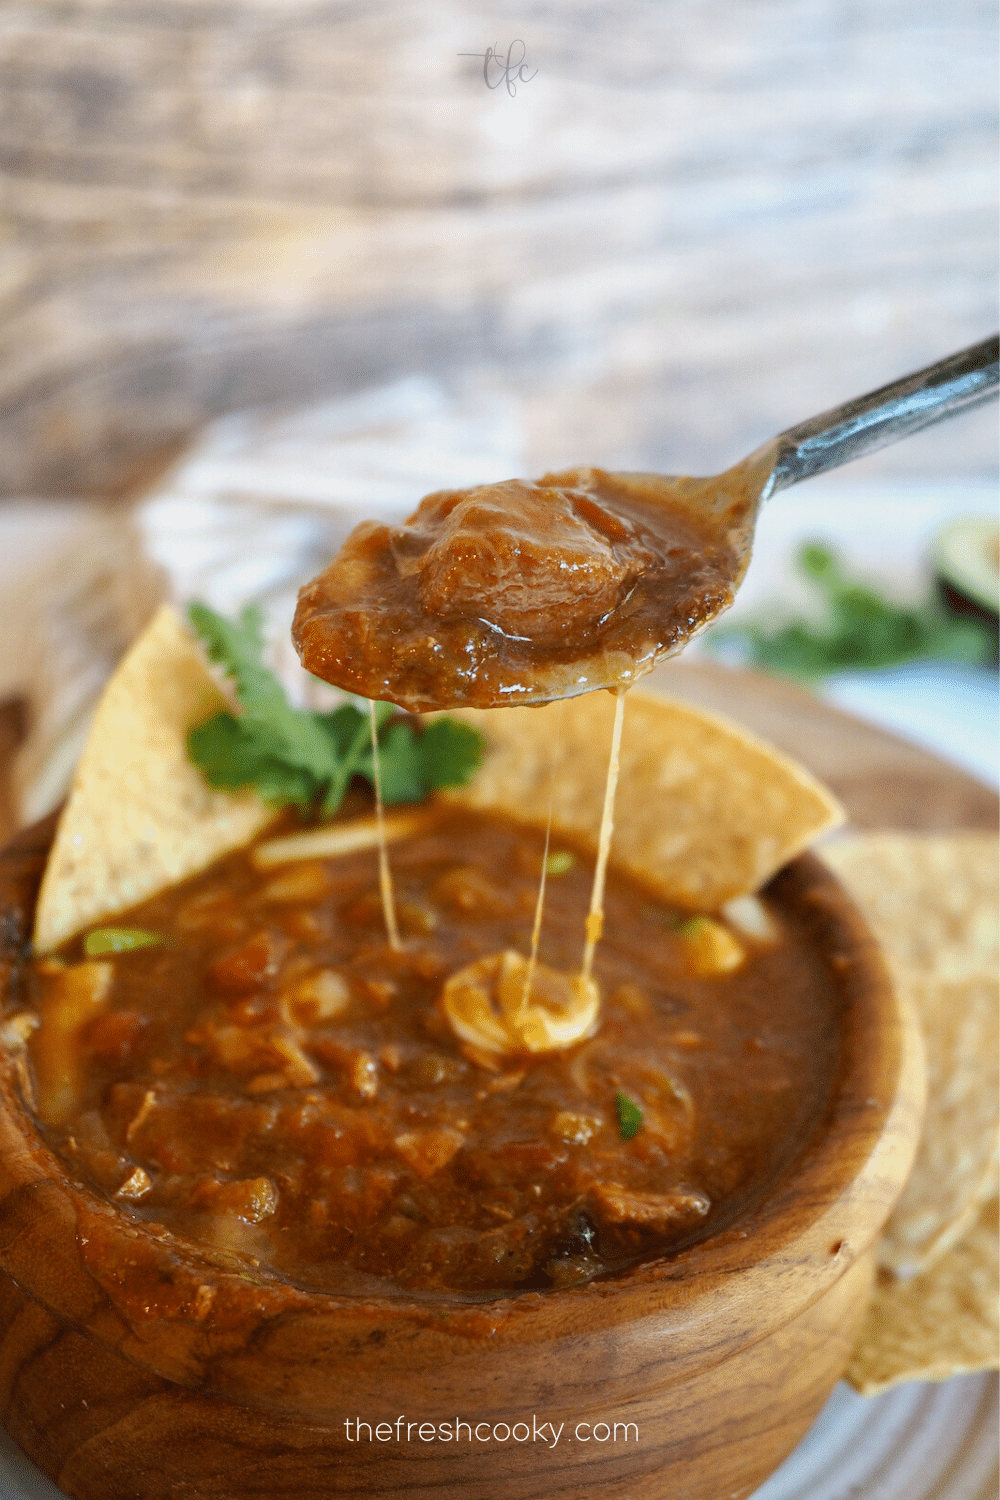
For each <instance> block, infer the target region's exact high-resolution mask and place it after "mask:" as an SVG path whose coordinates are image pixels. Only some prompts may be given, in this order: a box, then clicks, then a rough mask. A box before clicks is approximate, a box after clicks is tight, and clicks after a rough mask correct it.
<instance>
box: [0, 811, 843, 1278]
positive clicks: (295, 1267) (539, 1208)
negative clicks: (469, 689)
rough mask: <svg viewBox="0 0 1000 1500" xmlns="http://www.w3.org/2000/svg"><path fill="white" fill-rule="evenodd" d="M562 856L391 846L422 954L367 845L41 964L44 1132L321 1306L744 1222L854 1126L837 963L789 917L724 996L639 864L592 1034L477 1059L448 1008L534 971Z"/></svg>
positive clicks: (148, 1216) (214, 879) (35, 1071)
mask: <svg viewBox="0 0 1000 1500" xmlns="http://www.w3.org/2000/svg"><path fill="white" fill-rule="evenodd" d="M355 810H357V809H356V808H355ZM286 825H287V826H288V827H290V828H291V827H293V826H297V825H296V824H295V822H294V819H293V817H292V815H291V814H289V815H286ZM553 847H554V851H555V853H554V857H553V858H552V859H551V861H550V865H549V869H550V871H551V873H550V877H549V882H548V896H547V905H546V918H545V929H544V936H543V943H542V955H541V956H542V959H543V960H544V961H545V962H546V963H549V964H551V965H553V966H554V967H556V968H558V969H562V970H565V971H572V970H573V969H574V968H575V967H576V965H577V964H578V962H579V953H580V944H581V932H582V922H583V914H584V912H585V910H586V906H587V897H588V893H589V885H590V880H591V872H592V859H591V857H590V856H588V855H586V854H584V853H582V852H581V851H580V850H577V849H574V848H572V847H571V846H570V845H568V844H566V843H565V842H564V841H560V842H559V843H558V844H556V845H554V846H553ZM542 858H543V836H542V834H541V833H540V832H538V831H537V830H535V829H532V828H527V827H521V826H518V825H516V824H514V823H512V822H509V821H505V820H501V819H498V818H493V817H484V816H483V815H481V814H472V813H469V812H468V811H463V810H456V809H453V808H448V807H444V806H442V807H439V808H437V809H436V810H435V811H434V813H433V814H432V817H431V820H430V824H429V826H428V827H427V828H426V829H425V831H423V832H421V833H419V834H417V835H416V836H413V837H411V838H408V839H404V840H401V841H400V842H398V843H397V844H395V845H394V846H393V869H394V875H395V881H396V894H397V903H398V911H399V916H400V923H401V928H402V933H403V938H404V943H403V951H402V952H394V951H392V949H391V948H390V947H389V945H388V944H387V942H386V939H385V933H384V928H383V924H382V912H381V905H380V901H379V895H378V884H377V872H376V868H375V860H374V857H373V856H372V854H371V852H370V851H369V852H365V853H360V854H356V855H350V856H347V857H343V858H339V859H337V860H309V861H300V862H298V863H292V864H288V865H284V866H281V867H278V868H277V869H270V870H268V871H266V872H261V871H260V870H258V869H257V867H256V866H255V865H254V863H253V860H252V857H251V854H250V852H249V851H247V850H241V851H238V852H237V853H235V854H232V855H229V856H227V857H226V858H224V859H222V860H220V861H218V862H217V863H216V864H214V865H213V866H211V867H210V868H209V869H207V870H206V871H204V872H203V873H202V874H199V875H197V876H195V877H193V878H192V879H189V880H187V881H185V882H184V883H182V884H180V885H178V886H176V887H174V888H172V889H169V890H166V891H164V892H162V893H161V894H159V895H158V896H156V897H154V898H152V899H151V900H148V901H146V902H144V903H143V904H142V905H140V906H137V907H136V908H134V910H132V911H131V912H129V913H127V914H125V915H123V916H122V917H121V918H120V919H119V921H118V923H117V924H116V925H120V926H121V927H123V928H134V929H136V930H137V931H139V932H141V933H143V934H146V935H147V936H148V935H149V934H154V935H158V936H159V937H161V938H162V941H158V942H148V941H147V942H145V943H144V944H142V945H138V946H135V947H132V948H131V949H130V948H128V947H126V949H125V951H120V952H115V951H114V945H113V944H112V945H111V948H110V950H109V948H108V942H107V940H106V938H105V937H103V936H102V937H101V939H100V940H99V941H98V942H97V943H96V944H92V945H91V948H92V951H94V950H95V948H96V949H97V950H99V949H101V948H102V947H103V948H104V953H103V955H102V956H100V957H99V958H96V959H94V958H87V957H86V955H85V949H84V940H83V939H82V938H76V939H74V940H73V941H72V942H70V943H69V944H67V945H66V946H65V947H64V948H63V949H62V950H61V951H60V953H59V954H58V955H56V956H55V958H54V959H49V960H40V961H36V962H31V961H30V960H25V961H23V962H21V963H20V964H19V965H15V973H14V976H13V980H14V982H13V985H12V989H11V993H12V994H13V995H14V996H15V1003H14V1005H13V1008H12V1009H9V1010H8V1013H7V1018H6V1021H5V1025H6V1027H7V1028H10V1027H14V1028H15V1029H17V1027H20V1028H21V1032H22V1034H23V1036H24V1037H25V1039H26V1040H27V1057H28V1059H29V1063H28V1066H27V1068H26V1069H25V1070H24V1076H25V1080H26V1090H27V1092H28V1093H29V1094H30V1093H31V1092H34V1096H35V1097H34V1103H35V1108H36V1110H37V1112H38V1115H39V1117H40V1119H41V1122H42V1123H41V1129H42V1132H43V1135H44V1137H45V1138H46V1140H47V1141H48V1143H49V1144H50V1145H51V1147H52V1149H53V1150H54V1151H55V1152H56V1153H57V1154H58V1155H59V1157H60V1158H61V1159H62V1161H63V1163H64V1164H65V1166H66V1169H67V1171H68V1173H69V1174H70V1176H71V1177H72V1178H74V1179H75V1180H77V1181H78V1182H79V1183H80V1184H83V1185H85V1186H87V1187H89V1188H91V1189H93V1190H96V1192H97V1193H98V1194H99V1195H100V1196H103V1197H105V1198H106V1199H108V1200H110V1201H112V1202H114V1204H115V1205H116V1206H117V1207H118V1209H119V1210H120V1212H121V1213H122V1214H123V1215H124V1216H126V1219H127V1218H129V1217H131V1218H132V1219H134V1220H135V1221H136V1222H139V1221H142V1222H144V1223H145V1224H147V1225H148V1226H149V1227H150V1230H151V1231H153V1232H156V1233H161V1234H162V1233H163V1229H162V1228H157V1226H164V1227H165V1229H166V1231H168V1232H169V1233H170V1234H171V1235H181V1236H183V1237H186V1238H188V1239H190V1240H193V1241H195V1242H197V1243H198V1244H200V1245H201V1246H203V1247H208V1248H209V1249H210V1250H211V1251H212V1253H221V1254H224V1255H226V1256H227V1257H235V1258H236V1261H237V1263H239V1264H244V1265H247V1266H249V1267H251V1268H254V1269H255V1274H262V1275H273V1274H277V1275H278V1276H279V1277H280V1278H284V1279H286V1280H287V1281H289V1282H291V1283H292V1284H294V1285H297V1286H299V1287H302V1288H305V1289H319V1290H326V1291H331V1292H338V1293H357V1294H360V1295H371V1294H378V1295H397V1296H399V1295H406V1296H413V1295H417V1296H420V1295H426V1294H434V1295H438V1296H440V1295H444V1296H446V1297H451V1298H453V1299H455V1300H457V1301H463V1300H464V1301H468V1300H473V1301H478V1300H482V1299H484V1298H487V1297H492V1296H496V1295H498V1294H499V1295H505V1294H510V1293H515V1292H517V1291H520V1290H524V1289H545V1288H562V1287H567V1286H573V1285H575V1284H578V1283H582V1282H585V1281H587V1280H590V1279H592V1278H593V1277H595V1276H601V1275H605V1274H607V1273H611V1272H615V1271H617V1270H620V1269H622V1268H624V1267H626V1266H628V1265H632V1264H636V1263H637V1262H641V1261H646V1260H650V1259H654V1258H656V1257H660V1256H662V1255H664V1254H666V1253H669V1252H670V1251H671V1250H672V1249H676V1248H677V1247H679V1246H681V1245H685V1244H689V1243H691V1242H692V1241H693V1240H695V1239H699V1238H701V1237H703V1236H705V1235H708V1234H710V1233H713V1232H715V1231H717V1230H719V1229H721V1228H724V1227H725V1226H726V1225H727V1224H730V1223H731V1222H732V1221H733V1219H734V1218H735V1216H736V1215H737V1214H738V1213H740V1212H741V1211H742V1210H744V1209H746V1208H747V1207H748V1206H749V1207H752V1205H753V1203H754V1202H756V1201H758V1200H759V1199H760V1198H761V1197H763V1195H764V1194H765V1193H766V1191H767V1189H768V1187H769V1186H770V1185H772V1184H773V1183H774V1181H775V1179H776V1177H777V1176H778V1174H779V1173H780V1172H781V1171H782V1170H783V1169H784V1168H785V1167H786V1166H787V1165H788V1164H789V1162H791V1161H792V1160H793V1159H794V1158H795V1157H796V1156H797V1155H798V1154H800V1153H801V1152H802V1150H803V1149H804V1148H805V1147H806V1145H807V1143H808V1141H809V1140H810V1138H811V1137H812V1136H813V1135H814V1133H815V1131H816V1129H817V1127H818V1126H819V1124H820V1123H821V1121H822V1119H823V1117H824V1115H825V1114H826V1111H827V1107H828V1102H829V1100H830V1098H831V1096H832V1094H833V1092H834V1089H835V1086H836V1081H837V1077H838V1074H839V1070H840V1057H839V1041H838V1026H837V1017H838V1011H839V1002H838V993H839V992H838V986H837V983H836V978H835V976H834V975H832V973H831V972H830V969H829V959H827V958H824V957H823V956H822V954H821V953H820V952H819V951H818V950H817V949H816V948H815V947H814V946H813V945H812V944H811V942H810V938H809V934H808V932H807V930H806V928H805V925H804V921H803V919H802V918H801V917H800V916H797V915H796V914H795V912H794V911H792V910H785V909H781V908H773V909H772V918H773V921H774V923H775V926H776V933H777V937H776V940H775V941H772V942H769V943H754V942H752V941H747V940H746V938H745V936H741V935H738V936H739V941H740V944H741V945H742V947H743V948H744V950H745V959H744V961H743V962H742V963H741V964H740V965H739V966H738V967H736V968H734V969H732V970H731V971H730V972H716V971H712V970H711V969H710V968H709V971H707V972H706V970H705V965H704V963H703V962H699V959H698V955H699V952H700V951H701V950H700V949H699V941H698V940H699V927H698V919H695V921H694V923H692V921H691V920H690V919H689V918H684V917H681V916H679V915H677V914H676V913H674V912H673V911H671V910H670V909H669V908H668V907H666V906H665V905H664V904H663V903H662V902H660V901H659V900H658V899H657V898H656V897H654V896H653V895H652V894H650V893H649V892H648V891H647V890H646V889H644V888H643V887H642V886H641V885H640V884H638V883H637V882H635V881H634V880H632V879H630V878H626V877H624V876H622V875H616V874H615V873H614V871H612V873H611V878H610V880H609V884H608V889H607V896H606V913H607V916H606V922H605V937H604V940H603V942H602V943H601V945H600V948H599V950H598V956H597V962H596V969H595V973H596V977H597V980H598V982H599V984H600V987H601V992H602V996H603V1004H602V1010H601V1018H600V1022H599V1026H598V1029H597V1030H596V1032H595V1034H594V1035H593V1036H591V1037H590V1038H589V1039H587V1040H584V1041H583V1042H581V1043H579V1044H578V1045H576V1046H573V1047H571V1048H569V1049H567V1050H566V1051H563V1052H550V1053H547V1054H542V1055H536V1056H524V1057H513V1056H507V1057H502V1058H500V1059H497V1058H495V1057H494V1058H490V1057H487V1056H484V1055H481V1054H477V1053H476V1050H475V1049H474V1048H469V1047H468V1046H464V1045H463V1044H462V1043H461V1042H460V1041H459V1040H458V1038H456V1036H455V1035H454V1034H453V1032H452V1031H451V1029H450V1027H449V1025H448V1022H447V1018H446V1017H445V1016H444V1014H443V1013H442V1011H441V1008H440V1004H439V997H440V993H441V989H442V985H443V982H444V980H445V979H446V978H447V977H448V975H449V974H451V973H453V972H454V971H455V970H456V969H458V968H459V967H461V966H462V965H464V964H467V963H469V962H470V961H472V960H474V959H475V958H477V957H480V956H482V955H484V954H488V953H495V952H498V951H500V950H501V949H504V948H511V947H514V948H521V949H522V950H524V948H525V945H526V942H527V937H528V934H529V933H530V928H531V920H532V911H533V907H534V902H535V898H536V892H537V883H538V877H539V872H540V869H541V863H542ZM713 925H714V924H713ZM702 956H703V955H702ZM37 1016H41V1017H42V1021H41V1024H40V1025H35V1019H36V1017H37ZM32 1028H34V1029H32ZM637 1113H638V1116H639V1118H638V1120H637Z"/></svg>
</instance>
